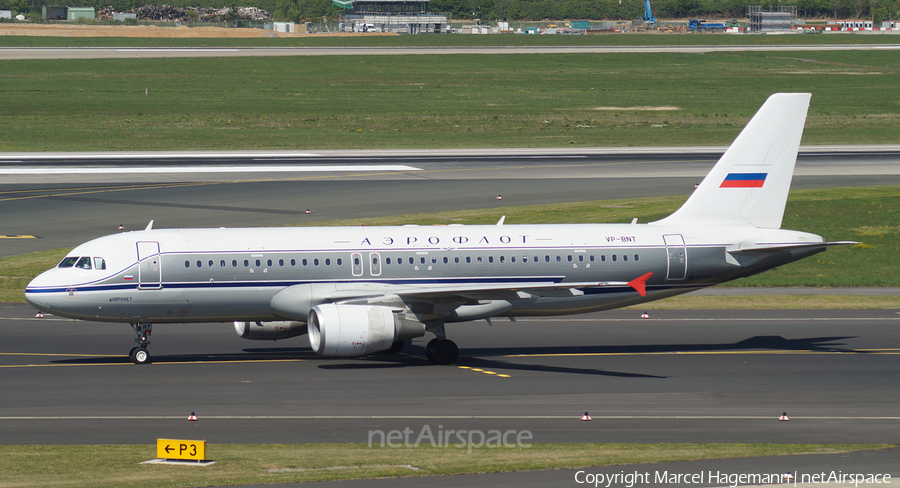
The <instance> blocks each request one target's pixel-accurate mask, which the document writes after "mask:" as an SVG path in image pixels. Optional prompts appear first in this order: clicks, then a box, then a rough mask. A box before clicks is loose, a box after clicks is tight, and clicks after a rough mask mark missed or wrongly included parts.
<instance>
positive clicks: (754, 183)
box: [719, 173, 768, 188]
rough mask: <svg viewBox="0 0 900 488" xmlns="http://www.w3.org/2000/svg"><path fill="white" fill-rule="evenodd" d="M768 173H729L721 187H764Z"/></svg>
mask: <svg viewBox="0 0 900 488" xmlns="http://www.w3.org/2000/svg"><path fill="white" fill-rule="evenodd" d="M767 174H768V173H728V176H726V177H725V180H724V181H722V184H721V185H719V188H762V186H763V183H764V182H765V181H766V175H767Z"/></svg>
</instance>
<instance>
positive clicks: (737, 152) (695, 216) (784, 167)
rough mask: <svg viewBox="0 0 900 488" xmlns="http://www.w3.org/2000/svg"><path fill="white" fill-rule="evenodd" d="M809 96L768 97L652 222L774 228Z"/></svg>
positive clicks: (778, 224) (780, 213) (777, 224)
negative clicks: (678, 201)
mask: <svg viewBox="0 0 900 488" xmlns="http://www.w3.org/2000/svg"><path fill="white" fill-rule="evenodd" d="M810 96H811V94H809V93H776V94H774V95H772V96H770V97H769V99H768V100H766V103H764V104H763V106H762V107H761V108H760V109H759V111H758V112H756V115H754V116H753V118H752V119H751V120H750V123H748V124H747V126H746V127H744V130H743V131H741V133H740V134H739V135H738V137H737V139H735V140H734V142H733V143H732V144H731V147H729V148H728V150H727V151H725V154H723V155H722V158H721V159H719V162H718V163H716V165H715V166H714V167H713V169H712V170H711V171H710V172H709V174H708V175H706V178H704V179H703V182H701V183H700V186H698V187H697V189H696V190H694V193H693V194H692V195H691V197H690V198H688V200H687V202H685V203H684V205H682V206H681V208H679V209H678V210H677V211H676V212H675V213H673V214H672V215H670V216H668V217H666V218H664V219H662V220H659V221H658V222H657V223H660V224H666V225H691V224H701V225H702V224H713V225H748V224H749V225H752V226H755V227H762V228H768V229H778V228H780V227H781V219H782V217H784V204H785V202H786V201H787V196H788V191H789V190H790V188H791V178H792V177H793V175H794V163H795V162H796V161H797V151H798V149H799V148H800V137H801V136H802V135H803V124H804V123H805V122H806V111H807V109H808V108H809V99H810Z"/></svg>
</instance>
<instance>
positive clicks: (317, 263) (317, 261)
mask: <svg viewBox="0 0 900 488" xmlns="http://www.w3.org/2000/svg"><path fill="white" fill-rule="evenodd" d="M318 265H319V258H314V259H313V266H318Z"/></svg>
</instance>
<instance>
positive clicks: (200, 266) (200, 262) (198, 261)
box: [197, 259, 203, 268]
mask: <svg viewBox="0 0 900 488" xmlns="http://www.w3.org/2000/svg"><path fill="white" fill-rule="evenodd" d="M197 267H198V268H202V267H203V261H200V260H199V259H198V260H197Z"/></svg>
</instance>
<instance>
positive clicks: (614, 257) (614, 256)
mask: <svg viewBox="0 0 900 488" xmlns="http://www.w3.org/2000/svg"><path fill="white" fill-rule="evenodd" d="M612 260H613V262H616V255H615V254H613V255H612Z"/></svg>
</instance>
